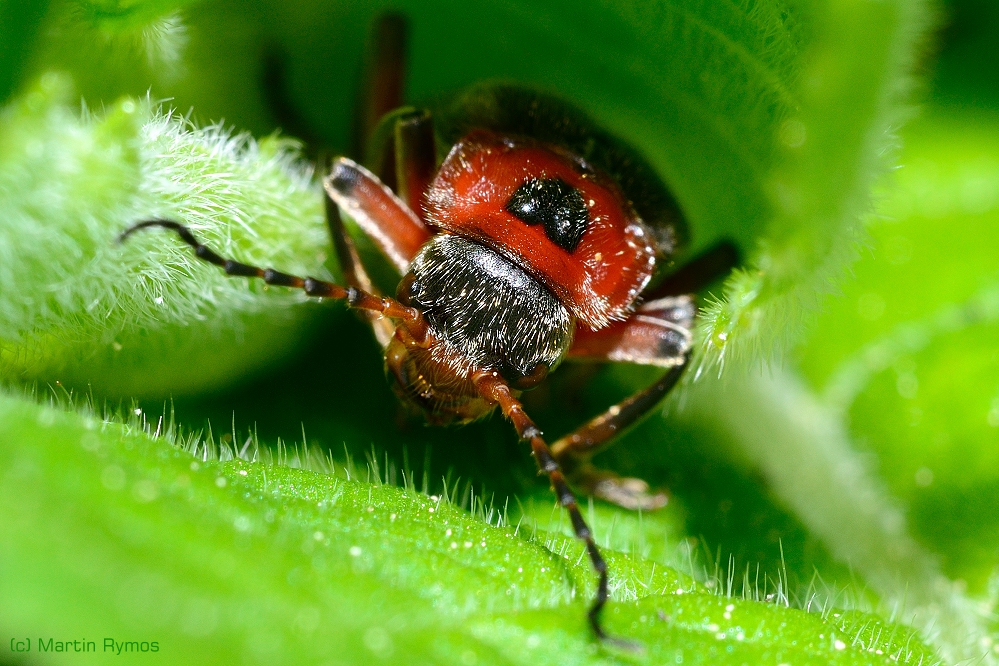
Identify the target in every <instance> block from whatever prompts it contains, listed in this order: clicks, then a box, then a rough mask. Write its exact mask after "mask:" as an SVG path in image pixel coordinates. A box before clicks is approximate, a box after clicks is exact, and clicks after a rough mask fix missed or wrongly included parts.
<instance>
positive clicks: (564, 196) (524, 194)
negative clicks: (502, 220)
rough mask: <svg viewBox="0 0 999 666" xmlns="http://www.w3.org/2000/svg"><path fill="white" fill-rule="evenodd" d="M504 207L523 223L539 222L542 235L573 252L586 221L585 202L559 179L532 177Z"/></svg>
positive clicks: (587, 219) (584, 229)
mask: <svg viewBox="0 0 999 666" xmlns="http://www.w3.org/2000/svg"><path fill="white" fill-rule="evenodd" d="M506 209H507V211H508V212H509V213H511V214H512V215H514V216H515V217H516V218H517V219H519V220H521V221H522V222H524V223H525V224H529V225H535V224H543V225H544V227H545V235H546V236H548V238H550V239H551V241H552V242H553V243H555V244H556V245H558V246H559V247H561V248H562V249H563V250H565V251H567V252H573V251H574V250H575V249H576V246H577V245H579V241H580V240H581V239H582V238H583V233H584V232H585V231H586V227H587V225H588V224H589V213H588V211H587V209H586V202H584V201H583V197H582V195H581V194H580V193H579V190H577V189H576V188H575V187H573V186H572V185H570V184H569V183H567V182H565V181H564V180H562V179H561V178H532V179H530V180H528V181H527V182H525V183H524V184H523V185H521V186H520V187H518V188H517V191H516V192H514V193H513V196H512V197H510V200H509V201H508V202H507V203H506Z"/></svg>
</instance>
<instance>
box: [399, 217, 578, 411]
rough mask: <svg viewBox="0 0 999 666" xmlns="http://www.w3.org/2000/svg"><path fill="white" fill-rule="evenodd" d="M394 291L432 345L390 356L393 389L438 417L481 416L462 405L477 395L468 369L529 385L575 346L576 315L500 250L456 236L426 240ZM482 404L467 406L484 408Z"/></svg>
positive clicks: (538, 379) (535, 381) (448, 235)
mask: <svg viewBox="0 0 999 666" xmlns="http://www.w3.org/2000/svg"><path fill="white" fill-rule="evenodd" d="M398 296H399V299H400V300H401V301H403V302H405V303H407V304H409V305H412V306H413V307H416V308H419V309H420V310H421V311H422V312H423V316H424V319H425V320H426V322H427V324H428V326H429V333H430V336H431V338H432V339H433V340H434V343H433V344H432V345H430V346H429V347H428V348H427V349H426V350H425V351H423V352H414V351H413V350H409V351H408V352H407V354H406V356H407V358H406V359H396V360H395V362H396V364H400V363H401V364H402V366H404V367H399V368H392V367H391V366H392V364H393V359H392V358H391V357H390V358H389V359H388V360H389V365H390V370H392V371H393V374H395V376H396V377H395V378H396V380H397V384H398V388H399V389H401V390H402V392H403V393H404V394H405V395H407V397H409V398H411V399H414V400H415V401H416V402H417V403H418V404H420V405H421V406H422V407H423V408H424V409H425V410H426V411H428V412H431V413H433V414H435V415H436V417H437V419H436V420H443V421H450V420H454V419H455V418H457V419H458V420H463V421H464V420H469V419H470V418H475V417H476V416H478V415H479V414H478V413H466V411H467V410H466V409H465V408H466V407H471V405H468V404H467V403H468V402H474V401H475V400H476V399H477V394H476V392H475V390H474V387H473V386H471V382H470V381H469V379H468V378H469V374H470V373H471V372H472V371H474V370H479V369H491V370H496V371H497V372H499V373H500V374H501V375H502V376H503V378H504V379H506V380H507V381H508V382H509V383H510V384H511V385H512V386H514V387H517V388H530V387H532V386H533V385H534V384H536V383H537V382H538V381H540V379H543V378H544V377H545V376H546V375H547V374H548V372H549V371H550V370H551V369H554V368H555V367H556V366H557V365H558V364H559V363H560V362H561V361H562V359H563V357H564V356H565V354H566V352H567V351H568V349H569V347H570V346H571V344H572V338H573V331H574V329H575V318H574V317H573V316H572V315H571V314H570V312H569V310H568V309H567V308H566V307H565V306H564V305H563V304H562V303H561V302H560V301H559V299H558V298H556V297H555V295H554V294H552V292H551V291H549V290H548V289H547V288H546V287H545V286H544V285H543V284H541V283H540V282H539V281H538V280H536V279H534V278H533V277H531V276H530V275H529V274H528V273H526V272H525V271H524V270H523V269H522V268H520V267H519V266H517V265H516V264H514V263H513V262H511V261H510V260H508V259H506V258H505V257H503V256H502V255H500V254H499V253H497V252H495V251H494V250H491V249H489V248H487V247H485V246H484V245H480V244H479V243H476V242H474V241H471V240H468V239H466V238H462V237H460V236H455V235H450V234H441V235H438V236H435V237H434V238H433V239H431V240H430V241H429V242H428V243H427V244H426V245H425V246H424V247H423V249H422V250H421V251H420V253H419V254H418V255H417V256H416V258H415V259H414V260H413V262H412V264H411V265H410V272H409V274H408V275H407V276H406V277H405V278H404V279H403V281H402V283H401V284H400V287H399V294H398ZM399 351H400V350H398V349H396V352H395V353H398V352H399ZM391 352H392V348H391V347H390V353H391ZM400 370H401V373H400ZM463 396H464V397H463ZM480 407H482V408H484V409H478V408H477V409H473V410H472V411H473V412H478V411H488V407H487V406H484V405H482V406H480ZM447 412H451V414H447Z"/></svg>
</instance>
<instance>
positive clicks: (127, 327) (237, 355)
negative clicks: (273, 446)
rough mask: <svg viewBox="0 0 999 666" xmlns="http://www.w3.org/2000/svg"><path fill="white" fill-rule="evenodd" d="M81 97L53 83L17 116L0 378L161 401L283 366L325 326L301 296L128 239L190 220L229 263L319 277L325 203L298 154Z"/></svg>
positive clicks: (156, 240) (173, 246)
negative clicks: (122, 240) (82, 101)
mask: <svg viewBox="0 0 999 666" xmlns="http://www.w3.org/2000/svg"><path fill="white" fill-rule="evenodd" d="M68 85H69V84H68V83H67V82H66V80H65V79H64V78H61V77H58V76H55V75H48V76H46V77H43V79H42V80H41V83H40V84H39V85H38V86H36V87H35V89H33V90H32V91H30V92H29V93H27V94H26V95H25V96H24V97H23V98H21V99H20V100H18V102H16V103H15V104H13V105H11V106H10V107H8V108H7V109H6V110H5V111H4V116H3V125H2V129H0V191H2V192H3V193H4V194H3V197H2V198H0V211H2V212H0V234H2V236H3V238H4V243H3V244H0V284H2V289H0V374H2V375H4V376H7V377H17V378H19V379H20V380H22V381H24V380H27V381H30V380H34V379H43V380H48V381H55V380H58V381H61V382H63V383H66V384H68V385H77V386H83V387H86V386H87V385H88V384H90V385H91V386H94V387H96V388H97V389H98V390H100V391H104V392H109V393H114V394H119V395H121V394H132V395H163V394H165V393H167V392H174V393H179V392H185V391H192V390H197V389H204V388H206V387H210V386H217V385H219V384H223V383H227V382H231V381H233V379H234V378H236V377H239V376H242V375H243V374H245V373H246V372H248V371H252V370H253V369H255V368H259V367H262V366H265V365H266V364H267V363H269V362H273V360H274V359H275V358H280V357H281V355H282V354H283V353H286V352H287V350H288V349H289V348H290V347H292V346H293V345H294V344H295V343H296V340H297V339H298V338H300V337H301V336H302V335H303V334H304V333H307V331H308V326H307V323H308V320H309V318H310V315H312V316H314V311H311V308H308V307H306V308H303V307H302V305H301V302H302V301H303V300H304V299H303V298H302V297H300V296H298V295H296V294H290V293H278V292H274V291H266V290H264V289H261V288H260V285H251V284H248V283H247V282H246V281H243V282H242V283H241V282H239V281H233V280H227V279H225V278H224V276H222V275H221V274H220V273H219V271H217V270H215V269H213V268H211V267H209V266H207V265H205V264H203V263H202V262H200V261H198V260H197V259H195V258H194V257H193V256H192V253H191V251H190V248H188V247H187V246H186V245H184V244H183V243H180V242H179V241H178V239H177V238H176V237H174V236H171V235H168V234H166V233H148V232H147V233H145V234H143V235H141V236H137V237H134V238H132V239H130V240H129V242H128V243H126V244H124V245H119V244H118V243H117V241H116V238H117V236H118V235H119V234H120V233H121V232H122V231H123V230H125V229H126V228H128V227H129V226H131V225H132V224H134V223H135V222H137V221H140V220H143V219H150V218H157V217H159V218H162V217H166V218H179V219H184V220H185V221H186V222H187V223H188V224H189V225H190V226H191V228H193V229H195V230H196V231H197V233H198V234H200V235H201V237H203V238H204V239H205V240H206V241H207V242H211V243H212V244H213V245H214V247H216V248H218V249H219V250H220V251H223V252H227V253H230V254H231V253H234V252H235V253H237V254H239V255H240V256H242V257H243V258H244V259H246V260H248V261H254V262H258V263H261V264H263V265H271V264H280V265H282V266H284V267H286V268H288V269H289V270H293V271H300V272H305V273H308V272H311V273H316V272H317V271H320V270H321V266H322V264H323V261H324V260H325V252H326V250H325V247H324V245H325V224H324V222H323V218H322V211H321V204H320V200H319V197H318V193H317V189H316V187H315V186H314V185H313V184H312V183H311V182H310V175H311V174H310V172H309V170H308V169H306V168H305V167H303V166H302V165H300V164H298V163H296V162H295V159H296V153H295V147H294V144H292V143H289V142H288V141H282V140H279V139H276V138H269V139H264V140H262V141H260V142H256V141H253V140H252V139H250V138H249V137H247V136H245V135H241V136H235V137H233V136H231V135H230V133H229V132H228V131H226V130H224V129H223V128H222V127H220V126H210V127H207V128H203V129H195V128H193V127H190V126H188V125H187V124H186V123H185V121H184V120H183V119H181V118H178V117H176V116H173V115H169V114H163V113H161V112H154V111H152V110H150V108H149V105H148V104H147V103H141V102H137V101H135V100H131V99H127V98H126V99H123V100H121V101H120V102H118V103H116V104H115V105H114V106H113V107H112V108H111V109H109V110H108V111H106V112H104V113H101V114H100V115H98V116H94V115H90V114H85V115H84V116H83V117H82V118H81V117H79V115H78V114H77V113H74V112H73V111H70V110H69V109H68V108H67V106H66V103H65V101H66V98H67V97H68V96H69V94H70V93H69V87H68ZM289 220H294V221H295V224H289ZM236 339H239V340H240V342H241V344H239V345H232V344H229V343H230V342H231V341H232V340H236ZM223 341H224V342H225V344H219V343H220V342H223Z"/></svg>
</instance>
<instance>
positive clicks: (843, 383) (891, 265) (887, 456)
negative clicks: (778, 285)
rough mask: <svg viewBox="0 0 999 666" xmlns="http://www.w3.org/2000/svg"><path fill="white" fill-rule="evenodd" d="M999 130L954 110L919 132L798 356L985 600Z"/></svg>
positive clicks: (998, 274)
mask: <svg viewBox="0 0 999 666" xmlns="http://www.w3.org/2000/svg"><path fill="white" fill-rule="evenodd" d="M995 126H996V125H995V120H994V118H992V117H990V116H985V117H976V116H971V115H968V114H967V113H964V112H958V111H954V110H948V109H945V108H936V109H934V110H932V111H931V112H929V113H927V114H926V116H925V117H923V118H921V119H920V120H919V121H918V122H916V123H915V124H914V125H913V127H912V128H911V130H910V131H909V133H908V137H909V142H908V144H907V146H906V149H905V152H904V155H903V157H904V162H903V164H904V166H903V168H902V169H901V170H900V171H899V172H898V174H897V175H896V176H895V177H894V178H893V180H892V184H891V185H892V186H891V189H889V190H887V191H886V192H885V193H884V195H883V201H882V203H881V204H880V205H879V208H878V210H879V213H880V218H879V219H878V220H875V222H874V223H873V224H872V226H871V236H872V243H871V251H870V253H868V254H867V255H866V256H865V257H864V258H863V259H862V260H861V261H860V262H858V264H857V267H856V280H855V281H854V282H852V283H850V284H848V285H847V286H845V287H844V294H843V298H842V299H839V300H837V301H835V302H833V303H830V306H829V309H828V311H827V312H826V313H825V314H824V315H823V316H822V318H821V319H820V321H819V324H818V327H817V330H816V333H815V334H814V335H813V336H812V337H811V339H810V340H809V342H808V345H807V347H806V348H805V350H804V353H803V354H802V359H804V367H805V370H806V372H807V373H808V376H809V378H810V379H811V381H812V383H813V384H814V385H815V386H816V387H817V389H818V390H819V391H821V392H822V393H823V394H824V396H825V397H826V399H827V400H828V402H829V403H830V404H832V405H833V406H834V407H835V408H837V409H838V410H841V411H842V412H843V413H844V414H845V416H846V419H847V420H848V422H849V423H850V428H851V431H852V433H853V436H854V437H855V438H856V440H857V441H858V442H859V443H861V445H862V446H863V447H864V448H866V449H869V450H871V451H874V452H876V453H877V454H878V456H879V458H880V460H881V464H880V467H881V470H882V474H883V476H884V479H885V481H886V482H887V483H888V485H889V487H890V488H891V490H892V492H893V493H894V494H895V495H896V496H897V497H898V498H899V499H900V500H902V501H903V502H905V505H906V507H907V508H908V512H909V518H910V520H911V521H912V528H913V531H914V532H915V534H916V535H917V536H918V537H919V538H920V539H921V540H922V541H923V543H925V544H926V546H927V547H928V548H929V549H930V550H931V551H932V552H934V553H938V554H939V555H940V556H942V558H943V567H944V570H945V571H946V572H947V573H948V575H950V576H951V577H952V578H955V579H959V580H962V581H964V582H965V584H966V585H967V587H968V589H969V591H970V592H972V593H974V594H982V593H985V592H988V593H989V596H990V597H992V596H994V594H995V592H994V590H991V591H990V590H988V585H989V584H990V583H989V579H990V577H992V576H993V572H994V568H995V549H996V547H997V546H999V541H997V539H996V534H997V528H999V524H997V522H996V516H997V515H999V514H997V512H996V508H997V507H999V494H997V492H996V487H997V485H996V483H997V481H999V476H997V469H999V468H997V462H999V460H997V458H996V449H995V445H994V444H995V442H996V438H997V436H999V430H997V428H999V381H997V380H996V376H997V375H996V371H997V367H999V366H997V363H999V358H997V355H996V346H995V340H996V334H997V331H999V328H997V326H999V261H997V259H996V253H995V251H994V248H995V247H996V245H997V243H999V233H997V229H999V224H997V222H999V159H997V157H996V156H997V155H999V133H997V132H996V130H995ZM820 330H821V333H820V332H819V331H820Z"/></svg>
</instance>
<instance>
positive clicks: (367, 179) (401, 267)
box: [323, 157, 432, 274]
mask: <svg viewBox="0 0 999 666" xmlns="http://www.w3.org/2000/svg"><path fill="white" fill-rule="evenodd" d="M323 186H324V187H325V188H326V193H327V194H328V195H329V197H330V198H331V199H333V201H334V202H336V204H337V205H338V206H339V207H340V209H341V210H343V211H344V212H346V213H347V215H349V216H350V217H351V218H352V219H353V220H354V221H355V222H357V224H358V226H360V227H361V229H362V230H363V231H364V233H366V234H367V235H368V236H370V237H371V239H372V240H373V241H374V242H375V244H377V245H378V247H379V248H380V249H381V251H382V253H383V254H384V255H385V256H386V257H387V258H388V259H389V261H391V262H392V264H393V265H394V266H395V267H396V270H398V271H399V273H400V274H405V273H406V271H407V270H409V262H410V261H412V260H413V257H415V256H416V253H417V252H419V251H420V248H421V247H422V246H423V244H424V243H426V242H427V241H428V240H430V236H431V235H432V234H431V232H430V230H429V229H428V228H427V226H426V225H425V224H423V221H422V220H420V218H419V217H417V216H416V214H415V213H413V211H412V210H410V209H409V207H408V206H407V205H406V204H405V203H403V201H402V200H401V199H399V197H397V196H396V195H395V194H394V193H393V192H392V190H390V189H389V188H388V187H386V186H385V185H384V184H383V183H382V182H381V181H380V180H378V178H377V177H375V175H374V174H373V173H371V172H370V171H368V170H367V169H365V168H364V167H362V166H361V165H359V164H357V163H356V162H354V161H352V160H349V159H347V158H346V157H339V158H337V159H336V160H335V161H334V162H333V169H332V170H331V171H330V175H329V176H327V177H326V180H324V181H323Z"/></svg>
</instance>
